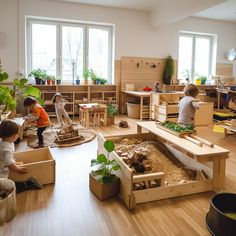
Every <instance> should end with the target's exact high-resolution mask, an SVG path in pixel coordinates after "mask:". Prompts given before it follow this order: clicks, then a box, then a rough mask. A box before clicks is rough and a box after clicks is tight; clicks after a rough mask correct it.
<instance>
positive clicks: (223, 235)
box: [206, 193, 236, 236]
mask: <svg viewBox="0 0 236 236" xmlns="http://www.w3.org/2000/svg"><path fill="white" fill-rule="evenodd" d="M229 212H234V213H236V194H233V193H219V194H216V195H215V196H214V197H213V198H212V199H211V205H210V210H209V212H208V213H207V215H206V224H207V227H208V230H209V231H210V232H211V234H212V235H215V236H235V235H236V220H235V219H233V218H231V217H229V216H227V215H226V214H225V213H229Z"/></svg>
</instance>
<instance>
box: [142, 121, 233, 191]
mask: <svg viewBox="0 0 236 236" xmlns="http://www.w3.org/2000/svg"><path fill="white" fill-rule="evenodd" d="M142 128H144V129H146V130H147V131H149V132H151V133H153V134H155V135H156V136H158V138H160V139H161V140H162V141H163V142H165V143H166V144H169V145H171V146H172V147H174V148H175V149H177V150H180V151H181V152H183V153H184V154H185V155H187V156H188V157H190V158H193V159H195V160H196V161H197V162H200V163H206V162H212V163H213V168H212V170H213V187H214V189H217V190H219V189H222V188H223V187H224V181H225V167H226V159H227V158H228V155H229V150H226V149H224V148H222V147H219V146H217V145H214V147H213V148H211V147H209V146H205V145H204V146H202V147H200V146H198V145H196V144H194V143H192V142H190V141H189V140H187V139H183V138H179V137H177V136H175V135H174V134H171V133H169V132H167V131H165V130H162V129H160V128H158V127H157V126H156V124H155V122H154V121H146V122H137V132H138V133H142Z"/></svg>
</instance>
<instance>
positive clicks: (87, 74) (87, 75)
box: [83, 69, 90, 84]
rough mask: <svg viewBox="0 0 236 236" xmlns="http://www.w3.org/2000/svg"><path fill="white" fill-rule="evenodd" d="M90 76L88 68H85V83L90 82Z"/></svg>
mask: <svg viewBox="0 0 236 236" xmlns="http://www.w3.org/2000/svg"><path fill="white" fill-rule="evenodd" d="M89 76H90V72H89V70H88V69H85V70H84V71H83V77H84V84H88V78H89Z"/></svg>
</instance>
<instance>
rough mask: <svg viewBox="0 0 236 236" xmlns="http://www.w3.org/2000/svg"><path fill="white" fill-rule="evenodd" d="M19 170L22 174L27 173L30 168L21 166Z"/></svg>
mask: <svg viewBox="0 0 236 236" xmlns="http://www.w3.org/2000/svg"><path fill="white" fill-rule="evenodd" d="M17 172H18V173H20V174H25V173H28V170H27V169H26V168H25V167H21V166H19V167H18V171H17Z"/></svg>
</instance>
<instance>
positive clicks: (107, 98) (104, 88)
mask: <svg viewBox="0 0 236 236" xmlns="http://www.w3.org/2000/svg"><path fill="white" fill-rule="evenodd" d="M35 87H37V88H38V89H40V91H41V93H42V99H43V100H44V103H45V109H46V111H47V113H48V114H49V115H50V116H55V108H54V105H53V103H52V98H53V96H54V94H55V93H57V92H59V93H61V94H62V96H63V98H64V99H66V100H67V101H68V103H67V104H66V107H65V108H66V111H67V113H68V114H69V115H75V114H78V113H79V109H78V104H81V103H101V104H108V103H115V104H118V94H119V93H118V91H117V89H118V88H117V85H113V84H109V85H38V86H35Z"/></svg>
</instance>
